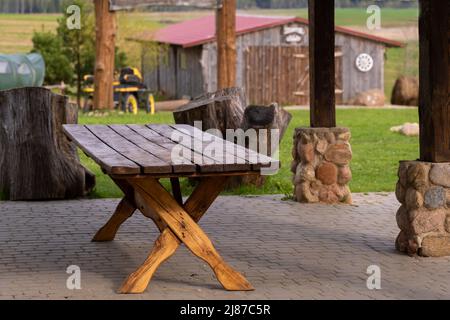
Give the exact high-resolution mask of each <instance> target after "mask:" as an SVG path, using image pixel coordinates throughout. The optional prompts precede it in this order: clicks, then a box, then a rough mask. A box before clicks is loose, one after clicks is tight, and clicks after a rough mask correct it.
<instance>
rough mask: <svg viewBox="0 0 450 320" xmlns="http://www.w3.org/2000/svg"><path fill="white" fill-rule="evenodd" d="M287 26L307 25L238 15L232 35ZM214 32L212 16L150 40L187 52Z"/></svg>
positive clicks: (392, 44)
mask: <svg viewBox="0 0 450 320" xmlns="http://www.w3.org/2000/svg"><path fill="white" fill-rule="evenodd" d="M290 22H298V23H302V24H308V20H306V19H302V18H296V17H268V16H253V15H243V14H238V15H237V17H236V33H237V34H238V35H240V34H244V33H248V32H254V31H258V30H262V29H267V28H270V27H274V26H279V25H284V24H287V23H290ZM215 30H216V23H215V16H214V15H210V16H205V17H201V18H197V19H193V20H188V21H184V22H181V23H177V24H173V25H170V26H168V27H165V28H163V29H160V30H158V31H157V32H156V33H155V34H154V35H153V37H152V40H153V41H157V42H161V43H167V44H173V45H179V46H182V47H185V48H188V47H194V46H197V45H201V44H204V43H208V42H211V41H214V40H215ZM336 32H338V33H343V34H347V35H350V36H354V37H359V38H363V39H366V40H369V41H374V42H380V43H383V44H385V45H386V46H388V47H402V46H404V44H403V43H401V42H398V41H393V40H389V39H386V38H382V37H377V36H373V35H371V34H368V33H363V32H359V31H354V30H351V29H348V28H344V27H338V26H337V27H336ZM138 38H139V37H138ZM136 40H138V39H136ZM141 40H149V39H141Z"/></svg>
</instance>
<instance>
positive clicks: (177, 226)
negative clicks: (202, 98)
mask: <svg viewBox="0 0 450 320" xmlns="http://www.w3.org/2000/svg"><path fill="white" fill-rule="evenodd" d="M64 132H65V133H66V134H67V136H68V137H69V138H70V139H71V140H72V141H74V142H75V143H76V144H77V145H78V146H79V147H80V148H81V149H82V150H83V151H84V152H85V153H86V154H87V155H88V156H89V157H91V158H92V159H93V160H95V161H96V162H97V163H98V164H99V165H100V166H101V168H102V170H103V171H104V172H105V173H106V174H108V175H109V176H110V177H111V179H112V180H113V181H114V182H115V183H116V184H117V185H118V186H119V188H120V189H121V190H122V191H123V193H124V197H123V199H122V200H121V201H120V203H119V205H118V207H117V209H116V211H115V212H114V214H113V215H112V217H111V218H110V219H109V221H108V222H107V223H106V224H105V225H104V226H103V227H102V228H101V229H100V230H99V231H98V232H97V234H96V235H95V236H94V238H93V241H111V240H113V239H114V237H115V234H116V232H117V230H118V229H119V227H120V225H121V224H122V223H123V222H124V221H125V220H127V219H128V218H129V217H130V216H131V215H132V214H133V213H134V212H135V211H136V209H137V210H139V211H140V212H142V214H143V215H144V216H146V217H148V218H150V219H152V220H153V221H154V222H155V224H156V226H157V227H158V228H159V230H160V232H161V234H160V236H159V238H158V239H157V240H156V241H155V244H154V247H153V249H152V251H151V252H150V255H149V256H148V258H147V259H146V260H145V262H144V263H143V264H142V265H141V266H140V267H139V268H138V269H137V270H136V271H135V272H133V273H132V274H131V275H129V277H128V278H127V279H126V281H125V282H124V283H123V285H122V287H121V288H120V290H119V292H121V293H141V292H143V291H144V290H145V289H146V287H147V286H148V283H149V282H150V279H151V278H152V276H153V274H154V272H155V271H156V269H157V268H158V266H159V265H160V264H161V263H162V262H163V261H165V260H167V259H168V258H169V257H170V256H172V255H173V254H174V252H175V251H176V249H177V248H178V246H179V245H180V244H181V243H184V244H185V245H186V246H187V247H188V248H189V249H190V250H191V252H192V253H193V254H194V255H196V256H197V257H199V258H200V259H203V260H204V261H205V262H207V263H208V264H209V265H210V266H211V268H212V269H213V271H214V273H215V275H216V277H217V279H218V280H219V282H220V283H221V284H222V285H223V287H224V288H225V289H227V290H253V287H252V286H251V284H250V283H249V282H248V281H247V280H246V279H245V278H244V277H243V276H242V275H241V274H240V273H239V272H237V271H236V270H234V269H233V268H232V267H230V266H229V265H228V264H227V263H225V261H224V260H223V259H222V258H221V256H220V255H219V253H218V252H217V250H216V249H215V248H214V246H213V244H212V242H211V240H210V239H209V238H208V236H207V235H206V234H205V232H204V231H203V230H202V229H201V228H200V227H199V225H198V224H197V223H198V221H199V220H200V219H201V217H202V216H203V215H204V214H205V212H206V211H207V210H208V208H209V207H210V205H211V204H212V203H213V201H214V200H215V199H216V198H217V196H218V195H219V193H220V192H221V190H222V189H223V187H224V185H225V182H226V181H227V178H228V177H230V176H242V175H258V174H260V170H261V168H262V167H265V166H270V165H272V164H273V163H274V162H275V161H274V160H273V159H271V158H269V157H266V156H264V155H261V154H258V153H256V152H254V151H252V150H249V149H246V148H243V147H241V146H238V145H235V144H233V143H231V142H228V141H225V140H222V139H218V138H216V137H215V136H214V138H215V140H214V142H212V141H213V140H212V139H211V138H213V136H212V135H210V134H207V133H204V132H202V131H201V130H199V129H197V128H194V127H191V126H188V125H108V126H106V125H65V126H64ZM181 138H182V139H181ZM211 143H213V144H215V145H214V147H216V148H222V150H224V156H223V157H216V156H211V154H209V153H206V152H204V150H206V149H205V147H206V146H208V145H211ZM174 148H178V149H177V150H181V151H182V152H180V156H179V157H174V155H173V151H174ZM217 150H218V149H217ZM230 150H235V151H240V152H234V153H233V154H235V155H234V156H228V157H227V156H225V155H227V154H228V155H230ZM179 177H196V178H199V180H200V182H199V183H198V185H197V186H196V188H195V189H194V191H193V192H192V194H191V195H190V196H189V198H188V199H187V200H186V201H185V202H183V198H182V196H181V190H180V183H179ZM162 178H169V179H170V181H171V186H172V194H171V193H169V192H168V191H167V190H166V189H165V188H164V187H163V186H162V185H161V184H160V182H159V180H160V179H162Z"/></svg>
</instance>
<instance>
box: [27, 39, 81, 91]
mask: <svg viewBox="0 0 450 320" xmlns="http://www.w3.org/2000/svg"><path fill="white" fill-rule="evenodd" d="M32 41H33V50H32V52H39V53H40V54H42V56H43V58H44V61H45V64H46V66H45V68H46V72H45V83H46V84H55V83H58V82H61V81H64V82H66V83H71V82H72V75H73V69H72V66H71V63H70V60H69V58H68V57H67V56H66V55H65V54H64V52H63V50H62V42H61V39H60V38H59V37H58V36H57V35H55V34H54V33H51V32H36V33H34V35H33V38H32Z"/></svg>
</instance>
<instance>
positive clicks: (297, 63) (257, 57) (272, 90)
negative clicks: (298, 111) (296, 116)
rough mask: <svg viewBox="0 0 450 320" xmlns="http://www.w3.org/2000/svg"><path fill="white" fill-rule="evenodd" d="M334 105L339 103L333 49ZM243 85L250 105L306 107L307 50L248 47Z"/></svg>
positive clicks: (338, 54) (339, 54) (339, 70)
mask: <svg viewBox="0 0 450 320" xmlns="http://www.w3.org/2000/svg"><path fill="white" fill-rule="evenodd" d="M335 57H336V102H337V103H341V102H342V96H343V87H342V50H341V49H340V48H336V53H335ZM245 66H246V70H245V71H246V72H245V79H246V81H245V86H246V91H247V96H248V99H249V102H250V103H251V104H264V105H267V104H270V103H272V102H278V103H279V104H281V105H307V104H309V52H308V47H294V46H279V47H276V46H250V47H248V49H247V50H246V52H245Z"/></svg>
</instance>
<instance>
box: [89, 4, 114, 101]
mask: <svg viewBox="0 0 450 320" xmlns="http://www.w3.org/2000/svg"><path fill="white" fill-rule="evenodd" d="M94 5H95V57H96V61H95V71H94V88H95V91H94V107H95V109H113V108H114V99H113V81H114V59H115V43H116V42H115V40H116V28H117V24H116V15H115V13H114V12H111V11H109V0H94Z"/></svg>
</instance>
